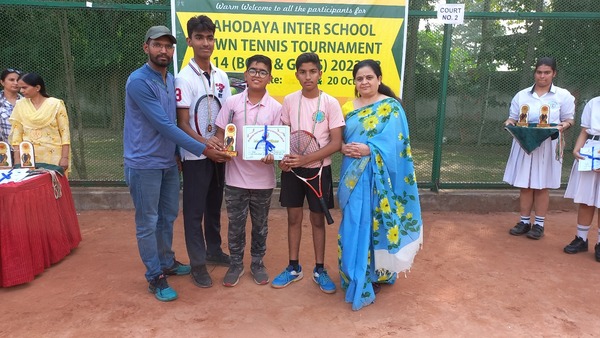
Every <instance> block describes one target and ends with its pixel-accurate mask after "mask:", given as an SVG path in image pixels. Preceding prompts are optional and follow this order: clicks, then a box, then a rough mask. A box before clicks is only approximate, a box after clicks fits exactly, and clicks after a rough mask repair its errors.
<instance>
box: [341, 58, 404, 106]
mask: <svg viewBox="0 0 600 338" xmlns="http://www.w3.org/2000/svg"><path fill="white" fill-rule="evenodd" d="M364 67H369V68H371V69H372V70H373V72H374V73H375V76H377V77H380V76H382V73H381V66H380V65H379V63H377V61H375V60H372V59H367V60H362V61H360V62H359V63H357V64H355V65H354V69H353V70H352V78H356V73H358V70H359V69H361V68H364ZM377 92H379V93H380V94H383V95H386V96H389V97H393V98H395V99H396V100H398V102H400V103H402V100H400V98H399V97H398V96H396V94H395V93H394V91H393V90H392V89H391V88H390V87H388V86H386V85H384V84H383V82H382V83H380V84H379V87H378V88H377ZM354 95H355V96H356V97H359V96H360V94H358V90H357V89H356V87H355V88H354Z"/></svg>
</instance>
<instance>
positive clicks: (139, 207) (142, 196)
mask: <svg viewBox="0 0 600 338" xmlns="http://www.w3.org/2000/svg"><path fill="white" fill-rule="evenodd" d="M125 182H126V183H127V185H128V186H129V193H130V194H131V199H132V200H133V205H134V206H135V232H136V238H137V244H138V249H139V251H140V257H141V258H142V262H143V263H144V265H145V266H146V279H147V280H148V281H150V280H152V279H154V278H156V277H158V276H160V275H161V274H162V273H163V269H168V268H170V267H171V266H173V263H174V260H175V253H174V252H173V250H171V245H172V243H173V222H174V221H175V218H177V213H178V212H179V171H178V169H177V166H172V167H171V168H168V169H133V168H129V167H127V166H126V167H125Z"/></svg>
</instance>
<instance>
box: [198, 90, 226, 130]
mask: <svg viewBox="0 0 600 338" xmlns="http://www.w3.org/2000/svg"><path fill="white" fill-rule="evenodd" d="M219 110H221V101H219V99H218V98H216V97H215V96H214V95H212V94H208V95H203V96H202V97H200V99H198V101H196V104H195V105H194V126H195V127H196V132H197V133H198V135H203V136H205V135H204V134H205V133H203V132H202V131H200V123H199V122H198V119H199V118H204V119H206V122H207V125H206V129H205V130H206V131H207V132H208V134H211V135H213V134H214V132H215V131H216V127H215V126H214V124H215V120H216V119H217V115H218V114H219ZM199 116H200V117H199ZM206 136H208V135H206Z"/></svg>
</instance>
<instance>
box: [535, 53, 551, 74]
mask: <svg viewBox="0 0 600 338" xmlns="http://www.w3.org/2000/svg"><path fill="white" fill-rule="evenodd" d="M539 66H548V67H550V68H552V70H553V71H556V59H555V58H553V57H550V56H545V57H541V58H539V59H538V60H537V62H536V63H535V68H534V69H533V71H534V72H535V71H536V70H537V69H538V67H539Z"/></svg>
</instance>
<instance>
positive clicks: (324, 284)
mask: <svg viewBox="0 0 600 338" xmlns="http://www.w3.org/2000/svg"><path fill="white" fill-rule="evenodd" d="M313 280H314V281H315V283H317V284H318V285H319V288H320V289H321V291H323V292H325V293H335V284H334V283H333V281H332V280H331V278H329V275H328V274H327V270H325V269H319V271H317V270H314V271H313Z"/></svg>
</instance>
